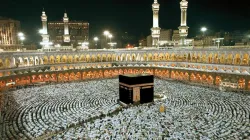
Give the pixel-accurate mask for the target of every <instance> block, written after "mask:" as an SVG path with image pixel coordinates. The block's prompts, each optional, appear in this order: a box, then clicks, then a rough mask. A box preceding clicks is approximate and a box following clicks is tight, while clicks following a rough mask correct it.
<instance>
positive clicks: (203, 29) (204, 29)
mask: <svg viewBox="0 0 250 140" xmlns="http://www.w3.org/2000/svg"><path fill="white" fill-rule="evenodd" d="M201 31H202V33H203V37H202V38H203V39H202V45H203V48H204V47H205V43H204V39H205V32H206V31H207V28H206V27H202V28H201Z"/></svg>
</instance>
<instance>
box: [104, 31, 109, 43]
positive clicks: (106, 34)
mask: <svg viewBox="0 0 250 140" xmlns="http://www.w3.org/2000/svg"><path fill="white" fill-rule="evenodd" d="M103 34H104V35H105V36H106V41H107V38H108V35H109V34H110V32H109V31H104V33H103Z"/></svg>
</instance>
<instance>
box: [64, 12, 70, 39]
mask: <svg viewBox="0 0 250 140" xmlns="http://www.w3.org/2000/svg"><path fill="white" fill-rule="evenodd" d="M63 22H64V36H63V38H64V39H63V40H64V42H70V35H69V18H68V15H67V13H66V10H65V13H64V17H63Z"/></svg>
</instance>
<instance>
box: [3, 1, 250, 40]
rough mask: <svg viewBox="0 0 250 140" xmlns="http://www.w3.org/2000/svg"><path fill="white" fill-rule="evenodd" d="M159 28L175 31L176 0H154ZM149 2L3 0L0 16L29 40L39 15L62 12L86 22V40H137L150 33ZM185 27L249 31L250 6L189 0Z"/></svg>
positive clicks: (193, 30)
mask: <svg viewBox="0 0 250 140" xmlns="http://www.w3.org/2000/svg"><path fill="white" fill-rule="evenodd" d="M158 2H159V3H160V4H161V6H160V27H161V28H164V29H177V28H178V26H179V25H180V5H179V2H180V0H158ZM152 3H153V0H43V1H41V0H4V1H2V2H1V8H0V16H3V17H9V18H13V19H17V20H20V21H21V26H22V30H23V31H24V32H25V33H26V34H27V36H28V37H27V38H28V39H29V40H34V41H35V42H36V41H37V40H38V39H39V35H38V33H37V31H38V29H40V28H41V21H40V20H41V19H40V16H41V12H42V9H43V7H44V9H45V11H46V14H47V16H48V20H50V21H53V20H62V17H63V13H64V11H65V10H66V11H67V13H68V16H69V18H70V20H83V21H88V22H89V23H90V37H92V36H95V35H97V36H98V35H99V36H100V35H102V32H103V31H104V30H105V29H108V30H110V31H111V32H116V33H120V32H125V31H126V32H128V33H129V34H130V35H134V36H137V37H138V38H139V37H140V36H141V35H142V34H143V35H144V36H146V35H149V34H150V28H151V27H152V7H151V5H152ZM187 23H188V26H189V27H190V30H189V31H190V36H191V37H192V36H194V35H196V34H198V33H199V30H200V27H201V26H206V27H207V28H208V29H209V30H214V31H219V30H225V31H233V30H249V29H250V4H249V3H248V1H247V0H189V7H188V21H187Z"/></svg>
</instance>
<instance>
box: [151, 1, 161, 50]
mask: <svg viewBox="0 0 250 140" xmlns="http://www.w3.org/2000/svg"><path fill="white" fill-rule="evenodd" d="M152 9H153V28H151V31H152V47H158V46H159V38H160V30H161V28H159V10H160V4H159V3H158V2H157V0H154V3H153V5H152Z"/></svg>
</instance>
